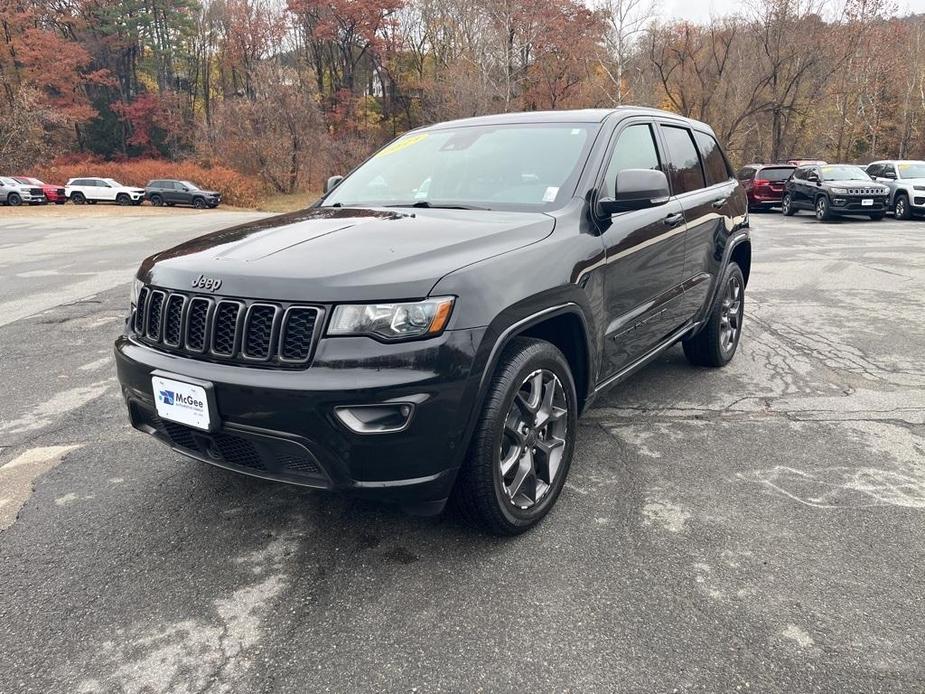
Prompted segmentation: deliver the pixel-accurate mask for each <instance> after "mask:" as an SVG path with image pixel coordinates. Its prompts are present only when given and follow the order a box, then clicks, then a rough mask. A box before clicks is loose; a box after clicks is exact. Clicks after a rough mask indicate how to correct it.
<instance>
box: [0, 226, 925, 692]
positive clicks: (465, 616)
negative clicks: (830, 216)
mask: <svg viewBox="0 0 925 694" xmlns="http://www.w3.org/2000/svg"><path fill="white" fill-rule="evenodd" d="M28 212H29V211H23V212H22V214H17V215H10V214H4V215H3V216H0V309H2V310H0V384H2V393H3V397H2V398H0V529H2V530H0V643H2V644H3V646H2V651H0V652H2V656H0V662H2V663H3V665H4V667H2V668H0V692H6V691H11V692H12V691H17V692H19V691H24V692H29V691H34V692H45V691H98V690H101V691H112V690H116V691H129V692H141V691H220V690H222V688H223V687H228V688H230V689H231V690H234V691H289V690H299V689H301V690H314V691H321V690H330V691H346V690H351V689H373V688H376V689H389V690H410V689H412V688H414V687H417V688H418V690H419V691H435V690H445V691H458V690H460V689H477V688H481V689H483V690H489V691H498V690H509V689H518V690H525V689H528V688H532V689H537V690H541V691H544V690H562V689H566V688H572V689H576V690H578V689H580V690H587V691H595V690H597V691H613V690H626V691H638V690H647V691H663V690H669V691H670V690H672V689H675V688H677V689H678V690H680V691H687V690H692V689H696V688H702V689H706V690H724V691H728V690H732V689H734V688H736V687H742V688H745V686H746V685H749V686H750V687H751V688H752V689H754V690H757V691H795V690H801V691H802V690H809V689H819V690H840V691H861V690H863V691H868V690H896V691H920V690H921V687H922V683H923V682H925V669H923V665H922V657H921V653H922V652H923V650H925V634H923V629H922V628H921V627H922V624H923V623H925V604H923V600H922V597H921V596H922V593H923V589H925V575H923V571H922V561H921V559H922V556H923V553H925V533H923V531H925V515H923V514H925V438H923V434H925V395H923V393H925V319H923V317H922V301H923V296H925V222H920V223H916V222H902V223H901V222H896V221H894V220H892V219H890V220H887V221H884V222H879V223H871V222H862V221H842V222H838V223H832V224H827V225H823V224H819V223H817V222H815V220H814V219H812V218H811V217H810V216H809V215H803V216H798V217H795V218H791V219H786V220H785V219H784V218H783V217H781V216H780V215H777V214H765V215H756V216H755V218H754V220H753V226H754V227H755V229H754V265H753V269H752V276H751V280H750V286H749V291H748V295H747V307H746V324H745V335H744V338H743V341H742V344H741V346H740V352H739V354H738V356H737V357H736V359H735V360H734V361H733V362H732V363H731V364H730V366H729V367H727V368H726V369H724V370H722V371H710V370H692V369H691V367H689V366H688V365H687V363H686V361H685V360H684V358H683V355H682V354H681V351H680V349H678V348H675V349H673V350H671V351H670V352H668V353H667V354H666V355H665V356H664V357H663V358H661V359H660V360H659V361H658V362H657V363H655V364H654V365H652V366H650V367H649V368H648V369H646V370H645V371H643V372H641V373H640V374H638V375H637V376H636V377H634V378H633V379H632V380H630V381H628V382H627V383H626V384H624V385H622V386H620V387H618V388H617V389H615V390H613V391H611V392H609V393H608V394H607V395H605V396H604V397H602V398H601V399H599V400H598V401H597V403H596V404H595V406H594V408H592V409H591V410H590V411H589V412H588V413H587V414H586V416H585V417H584V418H583V420H582V421H581V423H580V426H581V432H580V438H579V443H578V447H577V449H576V454H575V460H574V463H573V467H572V470H571V474H570V478H569V483H568V485H567V488H566V491H565V493H564V494H563V497H562V499H561V500H560V502H559V505H558V507H557V508H556V510H555V511H554V512H553V513H552V515H551V516H550V517H549V518H548V519H547V520H546V521H545V522H543V524H542V525H540V526H539V527H538V528H537V529H536V530H535V531H534V532H532V533H529V534H527V535H525V536H522V537H519V538H515V539H510V540H498V539H495V538H487V537H484V536H481V535H477V534H475V533H473V532H471V531H469V530H468V529H466V528H465V527H462V526H461V525H460V524H459V523H458V522H456V520H455V519H454V518H453V517H452V516H448V517H445V518H442V519H437V520H432V519H431V520H420V519H414V518H408V517H405V516H403V515H401V514H399V513H397V512H394V511H392V510H390V509H387V508H383V507H379V506H375V505H372V504H367V503H362V502H359V501H355V500H351V499H346V498H342V497H334V496H325V495H323V494H320V493H314V492H311V491H306V490H302V489H298V488H293V487H287V486H283V485H278V484H272V483H267V482H262V481H258V480H252V479H248V478H244V477H240V476H237V475H234V474H232V473H227V472H224V471H221V470H217V469H213V468H210V467H207V466H204V465H201V464H198V463H193V462H188V461H185V460H184V459H182V458H181V457H180V456H178V455H175V454H173V453H171V452H169V451H167V450H166V449H165V448H164V447H163V446H162V445H160V444H158V443H157V442H155V441H153V440H150V439H148V438H147V437H145V436H143V435H141V434H138V433H136V432H133V431H132V430H131V429H129V427H128V424H127V421H126V417H125V413H124V408H123V405H122V403H121V400H120V398H119V394H118V388H117V384H116V381H115V378H114V374H113V366H112V360H111V344H112V340H113V339H114V337H115V336H116V334H118V332H119V331H120V329H121V326H122V322H123V320H124V318H125V314H126V308H127V303H128V280H129V278H130V276H131V273H132V271H133V270H134V268H135V267H136V266H137V264H138V261H139V260H140V259H141V257H142V256H143V255H145V254H147V253H149V252H151V251H154V250H157V249H159V248H163V247H166V246H168V245H171V244H173V243H175V242H178V241H180V240H183V239H185V238H188V237H191V236H194V235H196V234H198V233H202V232H204V231H207V230H209V229H215V228H220V227H221V226H224V225H228V224H233V223H235V222H236V221H238V220H240V221H246V220H247V219H251V218H253V215H245V214H240V213H229V212H223V211H218V212H209V213H204V214H195V215H189V214H181V215H178V214H175V213H174V211H169V212H166V213H164V214H160V213H158V214H153V213H147V212H146V213H145V214H144V216H143V217H142V216H140V215H139V216H134V217H133V216H131V215H130V214H126V213H121V212H120V213H113V214H112V215H108V214H96V215H89V216H88V215H87V214H86V213H82V214H79V215H76V216H74V217H68V216H67V215H56V216H54V217H50V216H49V217H35V218H30V217H29V216H28ZM4 528H5V529H4Z"/></svg>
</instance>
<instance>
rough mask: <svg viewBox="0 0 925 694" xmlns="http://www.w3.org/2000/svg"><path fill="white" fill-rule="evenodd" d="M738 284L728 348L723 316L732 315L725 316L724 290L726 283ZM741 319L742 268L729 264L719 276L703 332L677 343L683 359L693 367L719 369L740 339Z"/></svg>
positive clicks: (727, 359) (742, 309) (742, 298)
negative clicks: (735, 327) (731, 339)
mask: <svg viewBox="0 0 925 694" xmlns="http://www.w3.org/2000/svg"><path fill="white" fill-rule="evenodd" d="M733 281H735V282H738V286H739V300H738V304H739V305H738V307H737V309H736V310H735V314H736V315H735V318H736V326H737V330H736V334H735V338H734V340H733V341H732V343H731V345H727V344H726V341H725V339H724V333H723V330H724V314H725V315H727V316H728V317H729V319H730V320H731V316H732V314H729V313H728V309H729V308H731V307H730V306H728V305H727V303H726V299H727V296H726V294H727V289H728V288H729V285H730V282H733ZM744 318H745V278H744V277H743V276H742V269H741V268H740V267H739V265H738V263H735V262H730V263H729V265H728V266H727V267H726V271H725V272H724V273H723V279H722V282H721V283H720V285H719V295H718V296H717V297H716V301H715V303H714V305H713V309H712V310H711V311H710V317H709V320H707V324H706V325H705V326H704V327H703V329H702V330H701V331H700V332H699V333H697V334H696V335H694V336H693V337H691V338H688V339H687V340H684V341H683V342H682V343H681V346H682V347H683V348H684V356H686V357H687V360H688V361H689V362H690V363H691V364H693V365H694V366H709V367H714V368H717V367H721V366H726V364H728V363H729V362H730V361H731V360H732V358H733V357H734V356H735V353H736V349H737V348H738V346H739V340H740V339H741V337H742V325H743V322H744Z"/></svg>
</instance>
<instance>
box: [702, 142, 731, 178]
mask: <svg viewBox="0 0 925 694" xmlns="http://www.w3.org/2000/svg"><path fill="white" fill-rule="evenodd" d="M694 139H695V140H697V146H698V147H699V148H700V156H701V157H703V168H704V171H705V172H706V174H707V185H708V186H715V185H716V184H717V183H725V182H726V181H728V180H729V178H730V176H729V167H728V166H727V164H726V157H725V156H723V150H721V149H720V148H719V143H718V142H717V141H716V138H715V137H713V136H712V135H707V134H706V133H702V132H699V131H694Z"/></svg>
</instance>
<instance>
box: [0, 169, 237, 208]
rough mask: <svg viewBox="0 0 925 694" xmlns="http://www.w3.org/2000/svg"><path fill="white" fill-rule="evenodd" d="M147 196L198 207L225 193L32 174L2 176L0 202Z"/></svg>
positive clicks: (121, 201)
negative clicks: (61, 181) (61, 180)
mask: <svg viewBox="0 0 925 694" xmlns="http://www.w3.org/2000/svg"><path fill="white" fill-rule="evenodd" d="M145 200H147V201H148V202H150V203H151V204H152V205H154V206H156V207H160V206H161V205H167V206H169V207H173V206H174V205H192V206H193V207H195V208H198V209H206V208H214V207H218V206H219V204H220V203H221V201H222V194H221V193H219V192H217V191H214V190H204V189H203V188H200V187H199V186H197V185H196V184H195V183H192V182H190V181H177V180H173V179H157V180H154V181H149V182H148V185H147V186H145V187H144V188H135V187H133V186H125V185H122V184H121V183H119V182H118V181H116V180H114V179H112V178H72V179H70V180H69V181H68V182H67V184H66V185H64V186H63V187H62V186H56V185H52V184H50V183H44V182H42V181H40V180H39V179H37V178H32V177H30V176H0V203H2V204H5V205H13V206H17V205H45V204H47V203H54V204H56V205H63V204H64V203H66V202H68V201H71V202H72V203H74V204H75V205H84V204H87V205H95V204H96V203H98V202H111V203H116V204H117V205H140V204H142V203H143V202H144V201H145Z"/></svg>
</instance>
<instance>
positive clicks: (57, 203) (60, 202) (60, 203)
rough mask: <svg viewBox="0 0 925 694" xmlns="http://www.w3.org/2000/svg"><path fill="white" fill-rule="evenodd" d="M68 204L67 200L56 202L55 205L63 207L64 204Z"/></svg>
mask: <svg viewBox="0 0 925 694" xmlns="http://www.w3.org/2000/svg"><path fill="white" fill-rule="evenodd" d="M66 202H67V200H56V201H55V204H56V205H63V204H64V203H66Z"/></svg>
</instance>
